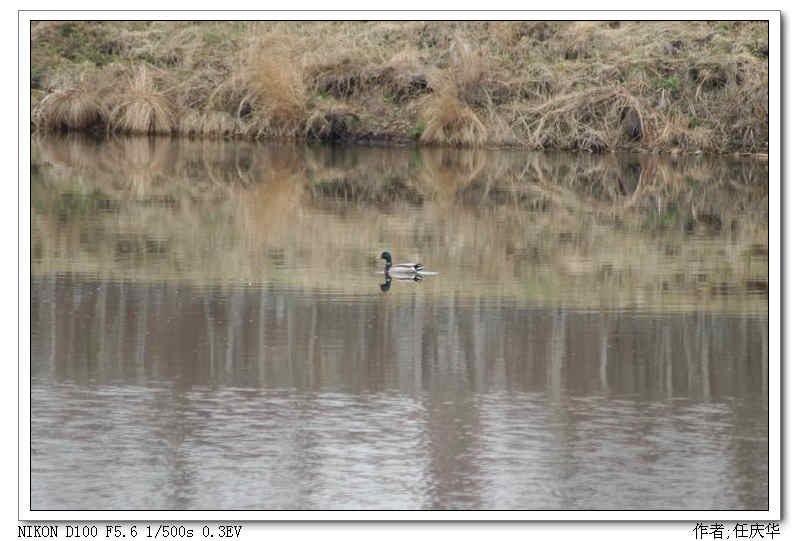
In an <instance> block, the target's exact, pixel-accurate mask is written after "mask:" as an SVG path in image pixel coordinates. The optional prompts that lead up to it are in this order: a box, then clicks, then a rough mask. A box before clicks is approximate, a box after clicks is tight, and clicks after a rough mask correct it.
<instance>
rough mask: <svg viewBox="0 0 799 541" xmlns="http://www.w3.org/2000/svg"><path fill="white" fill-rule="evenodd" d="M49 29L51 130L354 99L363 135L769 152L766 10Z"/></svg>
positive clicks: (271, 122)
mask: <svg viewBox="0 0 799 541" xmlns="http://www.w3.org/2000/svg"><path fill="white" fill-rule="evenodd" d="M32 36H33V37H32V51H31V55H32V56H31V57H32V98H33V99H32V102H33V103H34V109H33V111H32V113H33V122H34V125H35V126H36V127H38V128H40V129H66V130H85V129H89V126H90V125H92V124H97V123H103V122H105V123H107V124H109V129H111V130H112V131H120V132H125V133H133V132H136V133H168V132H172V133H175V132H176V133H180V134H185V135H190V136H200V137H213V136H225V137H230V136H233V137H250V138H258V137H297V136H300V137H302V136H305V137H312V138H319V137H321V138H324V137H325V136H324V135H320V134H324V133H326V131H325V129H324V126H323V125H322V124H323V123H322V124H320V122H322V120H325V121H329V118H327V117H326V116H325V115H328V114H329V113H338V112H342V111H344V112H346V114H348V115H353V116H354V117H356V118H357V119H358V122H357V126H355V127H354V128H352V129H353V131H352V132H347V133H345V134H344V136H345V138H349V139H351V140H364V139H367V140H369V139H387V140H406V141H407V140H409V139H411V138H417V139H418V140H419V142H420V143H422V144H434V145H460V146H463V145H489V146H503V145H512V146H523V147H529V148H559V149H586V150H592V151H601V150H606V149H607V150H610V149H648V150H658V151H660V150H665V151H670V150H672V149H674V148H677V149H681V150H684V151H695V150H703V151H706V152H747V153H764V152H767V151H768V27H767V25H766V24H765V23H763V22H757V21H745V22H744V21H738V22H735V21H709V22H708V21H695V22H694V21H662V22H660V21H651V22H638V21H621V22H615V23H614V22H609V21H576V22H570V21H515V22H501V21H497V22H482V21H444V22H424V21H410V22H348V21H342V22H333V21H330V22H299V21H295V22H291V21H289V22H202V23H195V22H170V21H159V22H127V23H126V22H112V21H109V22H104V23H96V24H88V23H80V22H69V21H64V22H51V23H40V24H34V25H33V28H32ZM86 66H93V67H92V68H91V70H87V67H86ZM113 66H116V67H113ZM119 66H124V69H120V68H119ZM90 71H91V72H93V75H91V76H90V77H95V78H97V79H98V80H99V84H96V83H93V82H92V83H87V80H84V79H85V77H86V75H82V74H85V73H88V72H90ZM82 77H83V78H84V79H82ZM120 86H122V87H124V88H126V89H127V90H126V91H125V94H127V96H126V98H125V99H124V100H122V99H121V97H119V96H115V94H118V91H116V90H113V89H117V88H119V87H120ZM108 88H110V89H112V92H111V93H110V94H103V95H100V94H98V92H97V90H98V89H108ZM123 101H124V103H123ZM112 111H113V112H114V115H113V116H111V115H110V113H111V112H112ZM220 113H224V115H222V114H220ZM327 133H329V134H331V137H340V136H341V133H339V130H327Z"/></svg>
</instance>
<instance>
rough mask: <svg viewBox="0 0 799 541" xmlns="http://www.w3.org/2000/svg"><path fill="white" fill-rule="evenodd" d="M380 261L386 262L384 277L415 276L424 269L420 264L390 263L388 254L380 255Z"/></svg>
mask: <svg viewBox="0 0 799 541" xmlns="http://www.w3.org/2000/svg"><path fill="white" fill-rule="evenodd" d="M380 259H385V260H386V275H390V274H394V275H399V274H406V275H407V274H416V273H418V272H419V271H421V270H422V269H423V268H424V265H422V264H421V263H392V262H391V254H390V253H388V252H383V253H382V254H380Z"/></svg>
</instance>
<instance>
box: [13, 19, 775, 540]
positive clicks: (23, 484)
mask: <svg viewBox="0 0 799 541" xmlns="http://www.w3.org/2000/svg"><path fill="white" fill-rule="evenodd" d="M532 18H534V19H554V20H557V19H564V20H767V21H768V23H769V233H768V236H769V246H771V247H772V250H771V253H770V254H769V256H770V257H769V283H770V285H771V287H770V292H769V293H770V294H769V310H768V312H769V319H768V327H769V372H768V373H769V376H768V389H769V391H768V402H769V405H768V407H769V410H768V411H769V456H768V464H769V468H768V471H769V474H768V478H769V508H768V510H767V511H33V510H31V502H30V409H29V406H30V400H29V399H30V169H29V167H28V166H27V165H28V164H29V163H30V48H29V44H30V22H31V21H32V20H59V19H61V20H81V19H92V20H111V19H113V20H151V19H158V20H170V19H174V20H186V19H196V20H228V19H233V20H238V19H257V20H270V19H297V20H317V19H340V20H357V19H369V20H385V19H396V20H419V19H424V20H454V19H477V20H512V19H520V20H526V19H532ZM18 24H19V26H18V37H19V43H18V47H19V49H18V52H19V66H18V67H19V73H18V84H19V87H18V89H19V90H18V91H19V126H18V129H19V132H18V135H19V156H18V159H19V164H18V165H19V168H18V170H19V178H18V183H19V201H18V204H19V239H18V241H19V276H18V280H19V314H18V315H19V358H18V379H19V381H18V396H17V404H18V408H19V416H18V422H19V425H18V426H19V438H18V445H19V446H18V457H19V460H18V467H19V484H18V487H19V488H18V490H19V499H18V502H19V507H18V520H24V521H34V520H35V521H45V520H47V521H66V520H69V521H86V520H97V521H175V520H179V521H202V522H213V521H222V520H225V521H353V520H359V521H487V520H488V521H540V520H547V521H552V520H557V521H705V522H709V521H740V522H742V521H750V522H751V521H771V520H780V519H781V517H782V514H781V493H780V491H781V487H782V486H783V485H782V480H781V473H782V469H781V454H780V449H781V442H782V433H781V417H782V416H781V414H782V411H781V393H780V390H781V385H780V382H781V375H782V371H781V366H780V357H781V347H780V344H781V334H780V329H781V319H780V315H781V313H780V308H781V303H782V300H781V299H782V297H781V295H782V290H781V281H780V270H781V255H782V254H781V252H780V248H781V228H780V224H781V221H780V219H781V217H780V202H781V196H782V194H781V185H780V178H781V154H780V150H781V147H780V144H781V112H782V111H781V94H780V90H781V80H782V79H781V76H782V73H781V33H780V30H781V29H780V12H778V11H645V12H634V11H472V12H455V11H423V12H410V11H314V12H307V11H302V12H296V11H269V12H260V11H234V12H229V11H204V12H187V11H159V12H144V11H112V12H109V11H20V12H19V13H18ZM786 481H787V480H786ZM101 533H102V532H101Z"/></svg>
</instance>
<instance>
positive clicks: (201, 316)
mask: <svg viewBox="0 0 799 541" xmlns="http://www.w3.org/2000/svg"><path fill="white" fill-rule="evenodd" d="M32 156H33V158H32V179H31V199H32V209H31V210H32V223H31V229H32V238H31V248H32V262H31V263H32V276H31V333H32V336H31V338H32V341H31V382H32V385H31V502H32V507H33V508H34V509H545V510H560V509H609V510H614V509H739V510H742V509H766V508H767V506H768V499H767V495H768V484H767V478H768V475H767V474H768V470H767V465H768V461H767V457H768V432H767V420H768V410H767V396H768V388H767V370H768V351H767V338H768V337H767V324H768V319H767V308H768V278H767V276H768V274H767V270H768V244H767V237H768V221H767V207H768V190H767V173H768V171H767V166H766V165H765V164H764V163H760V162H742V161H737V162H735V161H726V160H709V159H699V158H693V157H692V158H688V159H681V160H672V159H658V158H656V157H652V156H602V157H596V156H587V155H575V154H567V155H562V154H554V155H550V154H531V153H520V152H488V151H466V150H443V149H434V150H427V149H424V150H418V149H370V148H345V147H307V146H297V145H254V144H249V143H230V142H227V143H225V142H187V141H182V142H177V141H171V140H166V139H163V140H147V139H137V140H113V141H105V142H91V141H86V140H81V139H43V140H34V141H33V144H32ZM386 249H388V250H391V251H392V253H393V255H394V259H395V260H411V259H415V260H421V261H423V262H424V263H425V265H426V267H427V268H429V269H431V270H434V271H437V272H438V273H439V274H438V275H436V276H428V277H425V278H424V279H423V280H421V281H419V282H414V281H405V280H396V279H395V280H392V281H391V283H390V284H389V283H387V282H386V280H385V279H384V277H383V276H382V275H381V274H380V272H379V269H380V262H379V261H378V259H377V256H378V255H379V254H380V252H381V251H383V250H386Z"/></svg>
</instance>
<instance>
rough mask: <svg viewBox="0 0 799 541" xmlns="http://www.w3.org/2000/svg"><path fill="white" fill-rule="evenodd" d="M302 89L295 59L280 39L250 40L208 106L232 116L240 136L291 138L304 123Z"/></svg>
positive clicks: (262, 38)
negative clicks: (236, 120)
mask: <svg viewBox="0 0 799 541" xmlns="http://www.w3.org/2000/svg"><path fill="white" fill-rule="evenodd" d="M305 99H306V97H305V87H304V84H303V78H302V71H301V69H300V68H299V66H298V63H297V58H296V56H295V54H294V52H293V51H292V49H290V48H289V47H288V46H287V45H286V41H285V38H283V37H281V36H271V35H269V36H266V37H257V36H256V37H253V38H252V40H251V42H250V43H249V44H248V45H246V46H245V48H244V50H243V52H242V53H241V55H240V57H239V60H238V63H237V64H236V65H235V66H234V68H233V70H232V73H231V75H230V77H229V78H228V79H227V80H226V81H225V82H224V83H222V84H221V85H220V86H219V87H218V88H217V89H216V90H215V91H214V93H213V94H212V95H211V96H210V98H209V105H210V106H211V107H218V108H220V109H222V110H225V111H228V112H230V113H233V115H234V116H235V118H237V119H238V121H239V123H240V133H241V134H243V135H247V136H251V137H255V138H259V137H264V136H272V137H274V136H278V137H280V136H294V135H297V134H299V133H300V131H301V130H302V128H303V125H304V120H305Z"/></svg>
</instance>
